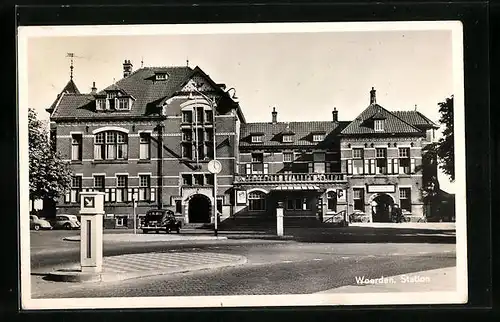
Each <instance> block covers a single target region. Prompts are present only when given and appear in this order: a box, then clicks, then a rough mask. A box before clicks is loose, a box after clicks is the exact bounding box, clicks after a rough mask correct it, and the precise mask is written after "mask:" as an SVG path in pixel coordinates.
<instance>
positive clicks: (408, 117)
mask: <svg viewBox="0 0 500 322" xmlns="http://www.w3.org/2000/svg"><path fill="white" fill-rule="evenodd" d="M392 114H394V115H396V116H397V117H399V118H400V119H402V120H403V121H405V122H406V123H409V124H411V125H413V126H417V127H423V128H425V127H434V128H439V126H438V125H436V123H434V122H432V121H431V120H430V119H428V118H427V117H426V116H425V115H423V114H422V113H420V112H419V111H392Z"/></svg>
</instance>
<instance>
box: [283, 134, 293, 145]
mask: <svg viewBox="0 0 500 322" xmlns="http://www.w3.org/2000/svg"><path fill="white" fill-rule="evenodd" d="M291 142H293V135H292V134H284V135H283V143H291Z"/></svg>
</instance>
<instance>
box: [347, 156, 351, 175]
mask: <svg viewBox="0 0 500 322" xmlns="http://www.w3.org/2000/svg"><path fill="white" fill-rule="evenodd" d="M347 173H348V174H352V159H349V160H347Z"/></svg>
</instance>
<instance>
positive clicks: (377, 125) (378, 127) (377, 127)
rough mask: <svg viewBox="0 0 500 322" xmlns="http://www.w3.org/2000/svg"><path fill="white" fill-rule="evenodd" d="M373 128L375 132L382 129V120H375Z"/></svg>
mask: <svg viewBox="0 0 500 322" xmlns="http://www.w3.org/2000/svg"><path fill="white" fill-rule="evenodd" d="M374 130H375V131H377V132H381V131H384V120H375V122H374Z"/></svg>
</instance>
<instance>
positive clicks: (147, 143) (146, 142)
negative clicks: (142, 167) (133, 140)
mask: <svg viewBox="0 0 500 322" xmlns="http://www.w3.org/2000/svg"><path fill="white" fill-rule="evenodd" d="M139 144H140V147H139V159H141V160H148V159H149V158H150V157H151V156H150V151H151V134H149V133H141V134H140V136H139Z"/></svg>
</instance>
